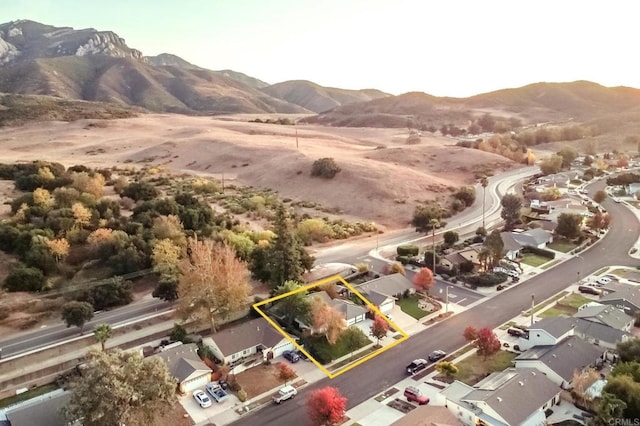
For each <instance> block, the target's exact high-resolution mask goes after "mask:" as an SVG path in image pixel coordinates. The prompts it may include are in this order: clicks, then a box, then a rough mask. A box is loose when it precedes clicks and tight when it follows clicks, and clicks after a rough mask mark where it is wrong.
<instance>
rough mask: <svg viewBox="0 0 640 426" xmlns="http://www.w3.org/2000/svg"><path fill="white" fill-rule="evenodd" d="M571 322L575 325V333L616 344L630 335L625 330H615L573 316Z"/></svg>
mask: <svg viewBox="0 0 640 426" xmlns="http://www.w3.org/2000/svg"><path fill="white" fill-rule="evenodd" d="M573 323H574V324H575V326H576V328H575V330H576V331H575V332H576V334H579V335H584V336H588V337H592V338H594V339H596V340H599V341H600V342H605V343H612V344H617V343H620V342H623V341H624V340H625V339H626V338H631V337H632V336H631V334H629V333H627V332H626V331H622V330H617V329H615V328H613V327H609V326H608V325H604V324H599V323H597V322H591V321H586V320H584V319H582V318H573Z"/></svg>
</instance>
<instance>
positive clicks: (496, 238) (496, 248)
mask: <svg viewBox="0 0 640 426" xmlns="http://www.w3.org/2000/svg"><path fill="white" fill-rule="evenodd" d="M484 246H485V247H486V248H487V253H486V256H487V260H488V261H489V266H488V268H489V269H492V268H493V267H494V266H496V265H498V264H499V262H500V259H502V257H503V256H504V241H502V236H501V235H500V232H499V231H498V230H494V231H492V232H491V233H490V234H489V235H487V238H486V239H485V240H484ZM481 254H483V253H482V252H481ZM484 255H485V254H483V256H484ZM485 269H486V268H485Z"/></svg>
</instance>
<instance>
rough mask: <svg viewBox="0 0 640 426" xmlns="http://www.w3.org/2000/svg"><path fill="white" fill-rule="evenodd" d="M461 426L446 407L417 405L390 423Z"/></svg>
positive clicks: (422, 425)
mask: <svg viewBox="0 0 640 426" xmlns="http://www.w3.org/2000/svg"><path fill="white" fill-rule="evenodd" d="M463 424H464V423H462V422H461V421H460V420H459V419H458V418H457V417H456V416H454V415H453V413H451V411H449V410H448V409H447V408H446V407H443V406H437V405H419V406H418V407H417V408H415V409H414V410H411V411H409V412H408V413H407V414H405V415H404V416H402V417H400V418H399V419H398V420H396V421H395V422H393V423H391V426H462V425H463Z"/></svg>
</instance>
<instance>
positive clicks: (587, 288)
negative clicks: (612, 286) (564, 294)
mask: <svg viewBox="0 0 640 426" xmlns="http://www.w3.org/2000/svg"><path fill="white" fill-rule="evenodd" d="M578 291H579V292H580V293H587V294H593V295H595V296H600V295H601V294H602V290H600V289H599V288H596V287H591V286H589V285H581V286H579V287H578Z"/></svg>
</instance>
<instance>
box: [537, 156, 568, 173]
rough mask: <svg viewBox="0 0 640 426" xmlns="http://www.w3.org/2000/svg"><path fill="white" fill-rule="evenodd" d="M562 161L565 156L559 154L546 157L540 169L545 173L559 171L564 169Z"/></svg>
mask: <svg viewBox="0 0 640 426" xmlns="http://www.w3.org/2000/svg"><path fill="white" fill-rule="evenodd" d="M562 161H563V158H562V157H561V156H559V155H552V156H550V157H548V158H545V159H544V160H542V162H541V163H540V171H541V172H542V174H543V175H551V174H554V173H558V172H559V171H560V170H562Z"/></svg>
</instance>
